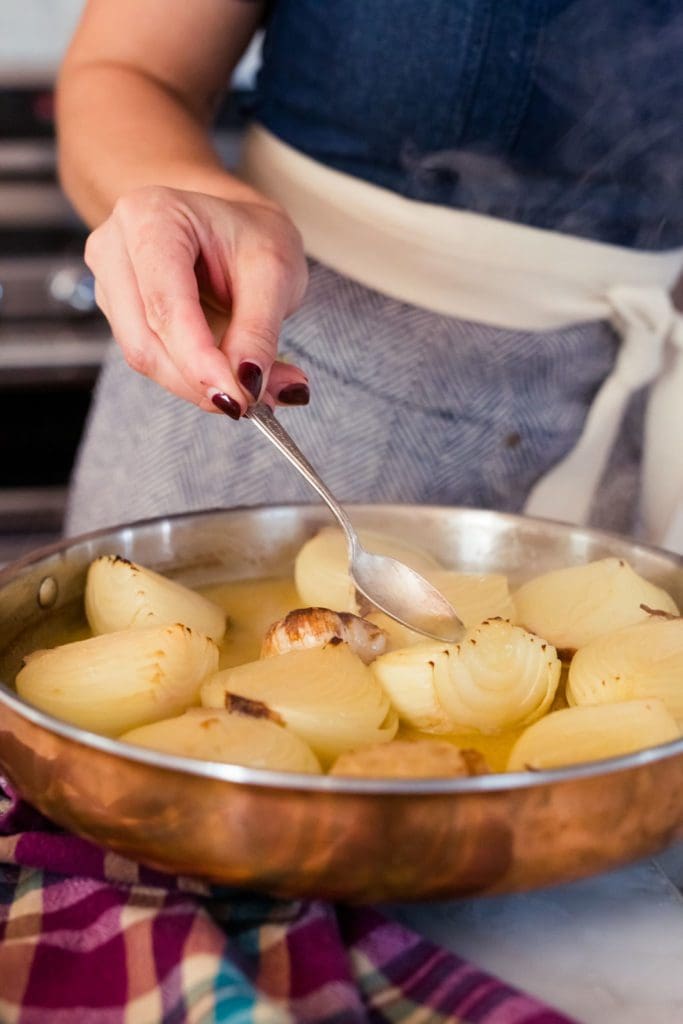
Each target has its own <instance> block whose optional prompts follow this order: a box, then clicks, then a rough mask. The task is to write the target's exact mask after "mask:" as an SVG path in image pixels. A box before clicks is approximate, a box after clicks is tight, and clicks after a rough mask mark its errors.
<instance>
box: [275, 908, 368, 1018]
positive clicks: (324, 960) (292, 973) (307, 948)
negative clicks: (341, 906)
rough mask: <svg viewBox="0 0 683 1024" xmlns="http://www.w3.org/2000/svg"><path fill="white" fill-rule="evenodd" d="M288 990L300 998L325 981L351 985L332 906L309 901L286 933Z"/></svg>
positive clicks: (346, 959) (345, 955)
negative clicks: (342, 982)
mask: <svg viewBox="0 0 683 1024" xmlns="http://www.w3.org/2000/svg"><path fill="white" fill-rule="evenodd" d="M287 952H288V959H289V991H290V997H291V998H292V999H299V998H301V997H302V996H307V995H309V994H310V993H311V992H314V991H315V990H316V989H317V988H321V987H322V986H323V985H326V984H327V983H328V982H333V981H334V982H340V981H348V983H349V984H352V976H351V970H350V966H349V962H348V956H347V953H346V948H345V946H344V943H343V942H342V938H341V935H340V934H339V927H338V924H337V916H336V914H335V912H334V907H333V906H332V905H330V904H325V903H318V902H316V903H311V904H308V906H305V907H304V908H303V913H302V915H301V917H300V918H299V920H298V921H297V922H296V923H295V924H294V925H290V927H289V931H288V932H287Z"/></svg>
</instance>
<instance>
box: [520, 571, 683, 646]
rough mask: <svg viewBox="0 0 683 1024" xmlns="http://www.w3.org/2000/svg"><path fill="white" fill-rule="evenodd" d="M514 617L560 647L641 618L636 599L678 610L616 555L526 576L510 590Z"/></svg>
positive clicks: (644, 613) (644, 614)
mask: <svg viewBox="0 0 683 1024" xmlns="http://www.w3.org/2000/svg"><path fill="white" fill-rule="evenodd" d="M514 602H515V608H516V610H517V621H518V622H519V623H520V624H521V625H523V626H525V627H526V628H527V629H530V630H531V631H532V632H534V633H537V634H538V635H539V636H542V637H545V639H546V640H548V641H549V643H551V644H553V645H554V646H555V647H557V648H558V649H559V650H560V651H563V652H569V653H571V652H573V651H575V650H577V649H578V648H579V647H583V646H584V644H587V643H590V641H591V640H593V639H595V637H598V636H601V635H602V634H603V633H609V632H611V631H612V630H615V629H621V627H622V626H630V625H632V624H633V623H636V622H642V621H644V620H645V619H647V616H648V612H647V611H646V610H645V609H643V608H642V607H641V606H642V605H647V606H649V607H650V608H655V609H658V610H661V611H665V612H669V613H671V614H673V615H677V614H678V609H677V607H676V604H675V602H674V601H673V599H672V598H671V597H670V596H669V594H667V593H666V591H664V590H662V589H661V587H657V586H655V585H654V584H653V583H650V582H648V580H645V579H643V577H642V576H639V575H638V573H636V572H634V570H633V569H632V568H631V566H630V565H629V564H628V563H627V562H624V561H623V559H620V558H603V559H601V560H600V561H597V562H589V563H588V564H587V565H577V566H572V567H570V568H567V569H558V570H556V571H555V572H549V573H546V574H545V575H543V576H537V577H536V578H535V579H533V580H529V582H528V583H525V584H524V585H523V586H521V587H520V588H519V590H518V591H517V592H516V593H515V595H514Z"/></svg>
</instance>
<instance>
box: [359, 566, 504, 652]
mask: <svg viewBox="0 0 683 1024" xmlns="http://www.w3.org/2000/svg"><path fill="white" fill-rule="evenodd" d="M424 576H425V579H427V580H429V582H430V583H432V584H433V585H434V586H435V587H436V589H437V590H438V591H439V592H440V593H441V594H443V596H444V597H445V598H446V600H447V601H449V602H450V604H451V605H452V607H453V608H454V609H455V611H456V612H457V614H458V618H459V619H460V621H461V622H462V623H464V625H465V626H466V627H467V629H471V628H472V627H473V626H478V625H479V623H480V622H483V621H484V620H485V619H491V618H501V619H508V620H509V621H512V622H514V621H515V608H514V603H513V600H512V597H511V595H510V587H509V585H508V580H507V577H506V576H502V575H500V574H497V573H481V574H475V573H465V572H452V571H451V570H449V569H432V570H429V571H427V572H425V573H424ZM367 617H368V619H369V620H370V621H371V622H374V623H375V624H376V625H377V626H380V627H381V628H382V629H383V630H384V631H385V632H386V633H387V635H388V638H389V649H390V650H398V649H400V648H401V647H409V646H411V645H412V644H419V643H422V642H423V641H424V636H423V635H422V634H421V633H416V632H415V631H414V630H412V629H409V628H408V627H407V626H402V625H401V624H400V623H399V622H396V621H395V620H394V619H391V618H389V616H388V615H385V614H384V613H383V612H371V613H370V614H369V615H368V616H367Z"/></svg>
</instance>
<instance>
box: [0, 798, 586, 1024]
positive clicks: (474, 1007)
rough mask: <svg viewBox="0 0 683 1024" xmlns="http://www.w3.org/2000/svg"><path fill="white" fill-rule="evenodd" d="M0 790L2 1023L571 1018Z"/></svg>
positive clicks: (364, 920)
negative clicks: (106, 839)
mask: <svg viewBox="0 0 683 1024" xmlns="http://www.w3.org/2000/svg"><path fill="white" fill-rule="evenodd" d="M0 785H1V786H2V789H1V790H0V1022H2V1024H10V1022H15V1021H16V1022H19V1024H65V1022H69V1024H74V1022H76V1024H90V1022H93V1024H181V1022H185V1021H190V1022H193V1024H194V1022H197V1024H199V1022H201V1024H209V1022H228V1024H291V1022H307V1024H308V1022H310V1024H362V1022H367V1024H381V1022H385V1021H386V1022H406V1024H418V1022H435V1024H438V1022H443V1021H453V1022H461V1024H475V1022H477V1024H570V1022H569V1018H567V1017H565V1016H563V1015H562V1014H560V1013H557V1012H555V1011H553V1010H551V1009H549V1008H547V1007H544V1006H543V1005H542V1004H540V1003H539V1002H537V1001H536V1000H534V999H532V998H529V997H528V996H526V995H524V994H522V993H520V992H518V991H515V990H514V989H513V988H511V987H510V986H508V985H506V984H503V983H502V982H501V981H498V980H497V979H496V978H493V977H491V976H490V975H488V974H485V973H484V972H483V971H481V970H479V969H478V968H477V967H475V966H473V965H472V964H470V963H467V962H466V961H464V960H461V959H460V958H459V957H457V956H454V955H453V954H452V953H449V952H446V951H445V950H443V949H440V948H439V947H437V946H434V945H432V944H431V943H429V942H426V941H425V940H424V939H422V938H421V937H420V936H419V935H416V934H414V933H413V932H411V931H409V930H408V929H406V928H404V927H402V926H400V925H398V924H396V923H394V922H391V921H389V920H387V919H386V918H385V917H383V916H382V915H381V914H380V913H378V912H377V911H376V910H374V909H372V908H346V907H345V908H336V907H333V906H331V905H330V904H327V903H322V902H319V901H313V902H301V901H296V902H284V901H275V900H268V899H264V898H261V897H254V896H251V895H247V894H244V893H238V892H236V891H235V890H228V889H217V888H211V889H210V888H208V887H207V886H205V885H203V884H202V883H199V882H197V881H195V880H191V879H183V878H172V877H170V876H168V875H164V874H161V873H159V872H155V871H151V870H149V869H147V868H144V867H142V866H140V865H138V864H135V863H133V862H132V861H129V860H126V859H125V858H123V857H120V856H118V855H117V854H113V853H110V852H107V851H106V850H104V849H101V848H99V847H97V846H95V845H94V844H92V843H90V842H87V841H86V840H84V839H80V838H78V837H76V836H73V835H68V834H65V833H64V832H62V831H60V830H59V829H57V828H56V827H55V826H54V825H53V824H51V823H50V822H49V821H47V820H46V819H45V818H43V817H42V816H40V815H39V814H38V813H37V812H36V811H34V810H33V809H32V808H30V807H28V806H27V805H26V804H24V803H22V802H21V801H20V800H19V798H18V797H17V795H16V794H15V793H14V792H13V791H12V789H11V787H10V786H9V785H8V784H7V783H6V782H5V781H4V780H2V779H1V778H0Z"/></svg>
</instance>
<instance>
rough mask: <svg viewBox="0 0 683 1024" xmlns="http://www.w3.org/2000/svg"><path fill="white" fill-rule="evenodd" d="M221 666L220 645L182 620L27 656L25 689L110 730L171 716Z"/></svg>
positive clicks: (28, 696) (20, 681)
mask: <svg viewBox="0 0 683 1024" xmlns="http://www.w3.org/2000/svg"><path fill="white" fill-rule="evenodd" d="M217 668H218V648H217V647H216V644H215V643H214V642H213V640H210V639H209V638H208V637H207V636H204V634H203V633H198V632H197V631H195V630H192V629H188V627H187V626H183V625H181V624H180V623H176V624H175V625H173V626H148V627H147V628H146V629H127V630H123V631H122V632H119V633H103V634H102V635H101V636H95V637H90V638H89V639H87V640H77V641H76V642H75V643H70V644H63V645H62V646H61V647H53V648H50V649H49V650H43V651H36V652H34V653H33V654H31V655H29V656H28V657H27V658H26V659H25V665H24V667H23V668H22V669H21V671H20V672H19V674H18V675H17V679H16V687H17V691H18V692H19V694H20V696H21V697H23V698H24V699H25V700H27V701H29V703H31V704H34V705H35V706H36V707H38V708H40V709H41V710H42V711H47V712H48V713H49V714H51V715H54V716H55V717H56V718H62V719H64V721H66V722H71V723H72V724H73V725H77V726H80V727H81V728H82V729H91V730H92V731H93V732H98V733H101V734H103V735H105V736H118V735H120V734H121V733H122V732H126V731H127V730H128V729H133V728H135V727H136V726H139V725H146V724H147V723H148V722H155V721H158V720H159V719H161V718H168V717H169V716H171V715H176V714H178V713H179V712H181V711H184V710H185V709H186V708H187V707H188V706H189V705H191V704H195V703H198V695H199V687H200V684H201V683H202V682H203V681H204V680H205V679H206V678H207V676H210V675H212V674H213V673H214V672H215V671H216V669H217Z"/></svg>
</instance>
